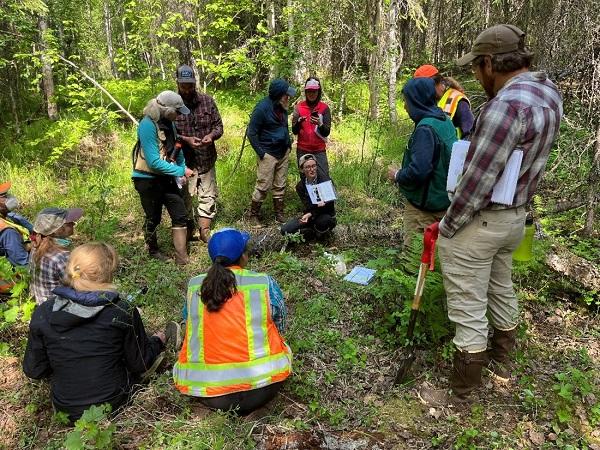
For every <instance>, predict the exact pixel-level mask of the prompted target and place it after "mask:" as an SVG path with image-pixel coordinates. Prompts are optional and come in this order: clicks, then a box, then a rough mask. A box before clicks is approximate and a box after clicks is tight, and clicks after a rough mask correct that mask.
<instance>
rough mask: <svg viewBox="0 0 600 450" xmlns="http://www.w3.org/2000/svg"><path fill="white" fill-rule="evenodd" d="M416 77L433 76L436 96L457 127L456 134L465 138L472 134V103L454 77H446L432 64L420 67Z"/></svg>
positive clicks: (473, 119) (440, 105)
mask: <svg viewBox="0 0 600 450" xmlns="http://www.w3.org/2000/svg"><path fill="white" fill-rule="evenodd" d="M414 77H415V78H431V79H432V80H433V81H434V83H435V96H436V98H437V99H438V106H439V107H440V108H441V109H442V110H443V111H444V112H445V113H446V114H448V116H450V119H452V123H453V124H454V126H455V127H456V136H457V137H458V138H459V139H465V138H466V137H468V136H469V134H471V131H472V129H473V124H474V122H475V118H474V117H473V113H472V112H471V103H470V102H469V99H468V98H467V96H466V95H465V90H464V88H463V87H462V86H461V85H460V83H459V82H458V81H456V80H455V79H454V78H452V77H444V76H442V74H440V72H439V70H438V69H437V68H436V67H435V66H432V65H431V64H425V65H423V66H421V67H419V68H418V69H417V70H416V71H415V74H414Z"/></svg>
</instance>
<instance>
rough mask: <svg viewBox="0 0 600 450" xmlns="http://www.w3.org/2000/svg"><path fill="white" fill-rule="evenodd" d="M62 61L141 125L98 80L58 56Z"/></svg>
mask: <svg viewBox="0 0 600 450" xmlns="http://www.w3.org/2000/svg"><path fill="white" fill-rule="evenodd" d="M57 56H58V57H59V58H60V59H61V60H63V61H64V62H66V63H67V64H68V65H70V66H71V67H74V68H75V69H77V70H78V71H79V73H81V75H83V76H84V77H85V79H87V80H89V81H90V82H91V83H92V84H93V85H94V86H96V87H97V88H98V89H100V90H101V91H102V92H104V93H105V94H106V96H107V97H108V98H110V99H111V100H112V102H113V103H114V104H115V105H117V107H118V108H119V109H120V110H121V111H123V114H125V115H126V116H127V117H129V119H130V120H131V121H132V122H133V123H134V124H136V125H138V124H139V122H138V121H137V120H136V118H135V117H133V116H132V115H131V113H130V112H129V111H127V110H126V109H125V108H124V107H123V105H121V104H120V103H119V102H118V101H117V99H116V98H114V97H113V96H112V95H111V94H110V92H108V91H107V90H106V89H105V88H104V87H103V86H102V85H101V84H100V83H98V82H97V81H96V80H94V79H93V78H92V77H90V76H89V75H88V74H87V73H85V71H84V70H83V69H82V68H81V67H79V66H78V65H77V64H75V63H74V62H73V61H69V60H68V59H67V58H65V57H63V56H61V55H57Z"/></svg>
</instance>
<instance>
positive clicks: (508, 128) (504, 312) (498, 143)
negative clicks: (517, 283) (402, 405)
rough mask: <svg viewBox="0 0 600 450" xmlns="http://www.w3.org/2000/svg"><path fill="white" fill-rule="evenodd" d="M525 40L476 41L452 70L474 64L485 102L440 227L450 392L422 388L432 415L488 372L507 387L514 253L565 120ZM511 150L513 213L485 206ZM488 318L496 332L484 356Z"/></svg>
mask: <svg viewBox="0 0 600 450" xmlns="http://www.w3.org/2000/svg"><path fill="white" fill-rule="evenodd" d="M524 40H525V33H524V32H523V31H521V30H520V29H519V28H517V27H515V26H513V25H496V26H493V27H491V28H488V29H487V30H485V31H483V32H482V33H481V34H480V35H479V36H478V37H477V39H476V40H475V42H474V44H473V46H472V50H471V52H470V53H468V54H466V55H465V56H463V57H462V58H460V59H459V60H458V64H459V65H466V64H469V63H470V64H471V65H472V68H473V72H474V74H475V77H476V78H477V80H478V81H479V83H480V84H481V85H482V87H483V88H484V90H485V92H486V94H487V95H488V97H489V99H490V100H489V101H488V103H487V104H486V105H485V106H484V107H483V109H482V111H481V114H480V116H479V118H478V120H477V123H476V126H475V131H474V133H473V134H472V136H471V144H470V146H469V151H468V153H467V158H466V161H465V168H464V172H463V176H462V178H461V179H460V182H459V184H458V186H457V188H456V192H455V195H454V197H453V199H452V203H451V204H450V207H449V208H448V210H447V212H446V214H445V216H444V218H443V219H442V221H441V222H440V224H439V232H440V237H439V241H438V251H439V256H440V261H441V264H442V273H443V277H444V287H445V290H446V295H447V298H448V317H449V318H450V320H451V321H452V322H454V323H455V324H456V335H455V337H454V344H455V345H456V352H455V354H454V364H453V371H452V375H451V377H450V391H448V390H436V389H431V388H428V387H424V388H423V389H421V391H420V392H419V397H420V399H421V400H422V401H423V402H425V403H427V404H432V405H436V404H437V405H443V404H448V403H461V402H466V401H468V400H469V394H470V392H471V391H473V389H475V388H476V387H477V386H478V385H480V384H481V373H482V368H483V366H484V365H486V364H489V365H488V370H489V372H490V374H491V375H492V376H493V377H494V378H495V379H496V380H498V381H501V382H505V383H508V382H509V380H510V376H511V373H510V366H511V361H510V356H509V355H510V353H511V352H512V351H513V350H514V347H515V340H516V327H517V319H518V315H519V312H518V304H517V298H516V296H515V292H514V290H513V285H512V279H511V271H512V253H513V251H514V250H515V249H516V248H517V246H518V245H519V243H520V241H521V239H522V237H523V234H524V229H525V207H526V205H527V203H528V202H529V201H530V200H531V198H532V197H533V194H534V193H535V190H536V188H537V185H538V182H539V181H540V178H541V176H542V174H543V172H544V167H545V165H546V161H547V159H548V155H549V152H550V149H551V148H552V145H553V144H554V141H555V140H556V137H557V135H558V129H559V125H560V119H561V116H562V99H561V96H560V94H559V92H558V90H557V88H556V86H555V85H554V84H553V83H552V82H551V81H550V80H549V79H548V78H547V76H546V74H545V73H543V72H530V71H529V67H530V64H531V61H532V58H533V54H532V53H530V52H529V51H528V50H527V49H526V48H525V44H524ZM515 149H520V150H522V151H523V161H522V163H521V168H520V171H519V175H518V181H517V186H516V193H515V196H514V199H513V202H512V204H511V205H501V204H495V203H492V202H491V196H492V189H493V187H494V185H495V184H496V182H497V181H498V179H499V178H500V176H501V175H502V173H503V171H504V169H505V166H506V163H507V161H508V159H509V157H510V155H511V154H512V152H513V151H514V150H515ZM488 317H489V322H491V326H492V328H493V336H492V338H491V349H490V350H489V351H488V350H487V343H488Z"/></svg>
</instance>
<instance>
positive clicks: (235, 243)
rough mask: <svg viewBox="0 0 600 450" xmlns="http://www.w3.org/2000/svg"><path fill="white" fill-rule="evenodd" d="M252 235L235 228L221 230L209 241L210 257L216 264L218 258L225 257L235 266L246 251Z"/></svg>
mask: <svg viewBox="0 0 600 450" xmlns="http://www.w3.org/2000/svg"><path fill="white" fill-rule="evenodd" d="M249 240H250V235H249V234H248V233H246V232H245V231H239V230H236V229H235V228H221V229H220V230H218V231H215V232H214V233H213V234H212V235H211V237H210V240H209V241H208V256H210V259H211V260H212V261H213V262H214V261H215V259H217V257H218V256H223V257H225V258H227V259H228V260H229V263H230V264H233V263H234V262H236V261H237V260H238V259H240V256H242V254H243V253H244V250H246V245H247V244H248V241H249Z"/></svg>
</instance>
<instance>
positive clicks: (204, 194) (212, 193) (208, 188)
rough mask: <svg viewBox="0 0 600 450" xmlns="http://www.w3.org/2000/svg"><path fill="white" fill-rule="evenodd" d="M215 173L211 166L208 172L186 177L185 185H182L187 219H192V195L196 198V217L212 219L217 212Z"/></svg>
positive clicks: (217, 192)
mask: <svg viewBox="0 0 600 450" xmlns="http://www.w3.org/2000/svg"><path fill="white" fill-rule="evenodd" d="M218 196H219V189H218V188H217V173H216V171H215V168H214V167H213V168H212V169H210V170H209V171H208V172H206V173H203V174H202V175H198V174H197V173H195V172H194V175H192V176H191V177H189V178H188V181H187V185H186V186H184V187H183V200H184V202H185V209H186V211H187V214H188V220H194V197H197V198H198V208H197V209H196V213H197V217H206V218H209V219H212V218H214V217H215V214H216V213H217V197H218Z"/></svg>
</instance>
